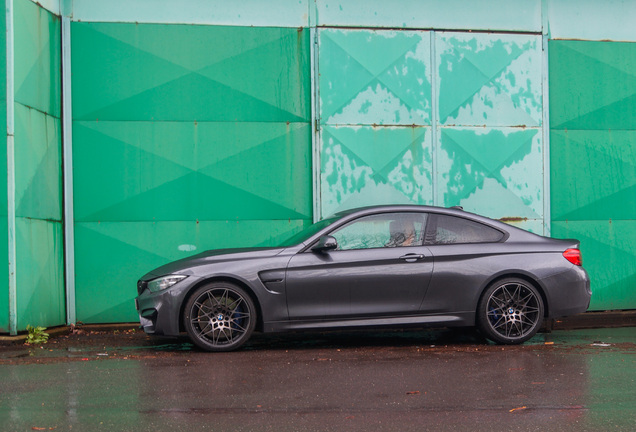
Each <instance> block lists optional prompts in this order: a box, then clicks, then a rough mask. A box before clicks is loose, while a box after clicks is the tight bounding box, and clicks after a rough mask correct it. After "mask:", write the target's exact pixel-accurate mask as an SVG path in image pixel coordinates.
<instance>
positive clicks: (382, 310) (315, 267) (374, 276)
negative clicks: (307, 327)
mask: <svg viewBox="0 0 636 432" xmlns="http://www.w3.org/2000/svg"><path fill="white" fill-rule="evenodd" d="M420 256H421V257H420ZM432 270H433V261H432V259H431V254H430V252H429V251H428V249H427V248H426V247H422V246H410V247H395V248H377V249H358V250H344V251H331V252H328V253H314V252H305V253H301V254H298V255H296V256H295V257H293V258H292V259H291V261H290V263H289V267H288V269H287V277H286V290H287V305H288V308H289V317H290V319H332V318H338V317H343V316H351V317H365V316H374V315H375V316H377V315H397V314H408V313H414V312H417V311H418V309H419V306H420V304H421V302H422V299H423V298H424V294H425V292H426V289H427V287H428V283H429V280H430V278H431V273H432Z"/></svg>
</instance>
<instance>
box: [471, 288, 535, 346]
mask: <svg viewBox="0 0 636 432" xmlns="http://www.w3.org/2000/svg"><path fill="white" fill-rule="evenodd" d="M542 322H543V300H542V298H541V295H540V294H539V292H538V291H537V289H536V288H535V287H534V286H532V285H531V284H530V283H528V282H526V281H524V280H522V279H516V278H510V279H503V280H500V281H497V282H496V283H494V284H492V285H491V286H490V287H488V289H486V291H485V292H484V294H483V296H482V298H481V300H480V301H479V306H478V307H477V326H478V328H479V330H481V332H482V333H484V335H485V336H486V337H487V338H488V339H490V340H492V341H494V342H497V343H500V344H507V345H511V344H520V343H523V342H525V341H527V340H528V339H530V338H531V337H533V336H534V335H535V334H536V333H537V331H538V330H539V327H540V326H541V323H542Z"/></svg>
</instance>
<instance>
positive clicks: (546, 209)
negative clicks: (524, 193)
mask: <svg viewBox="0 0 636 432" xmlns="http://www.w3.org/2000/svg"><path fill="white" fill-rule="evenodd" d="M548 18H549V16H548V2H547V0H542V2H541V27H542V31H541V45H542V62H541V63H542V67H541V69H542V77H541V84H542V97H543V103H542V108H543V110H542V111H543V125H542V126H543V129H542V131H543V135H542V139H543V235H546V236H549V235H550V232H551V230H552V227H551V220H552V213H551V212H552V209H551V205H550V185H551V175H550V169H551V167H550V80H549V58H548V39H549V33H550V32H549V26H550V23H549V19H548Z"/></svg>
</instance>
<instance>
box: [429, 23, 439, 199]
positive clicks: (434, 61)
mask: <svg viewBox="0 0 636 432" xmlns="http://www.w3.org/2000/svg"><path fill="white" fill-rule="evenodd" d="M436 37H437V36H436V32H435V30H433V31H431V35H430V40H431V49H430V52H431V160H432V163H431V171H432V173H431V187H432V189H433V205H439V193H438V191H437V147H438V145H439V142H438V141H439V140H438V139H437V121H438V120H437V110H438V104H437V73H436V71H437V52H436V50H435V45H436V41H435V39H436Z"/></svg>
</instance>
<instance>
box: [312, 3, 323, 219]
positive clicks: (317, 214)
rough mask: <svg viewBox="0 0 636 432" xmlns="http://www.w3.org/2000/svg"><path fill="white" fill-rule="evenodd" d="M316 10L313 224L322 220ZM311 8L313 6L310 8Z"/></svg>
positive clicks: (314, 37)
mask: <svg viewBox="0 0 636 432" xmlns="http://www.w3.org/2000/svg"><path fill="white" fill-rule="evenodd" d="M312 3H313V5H314V8H316V11H315V14H310V17H311V18H313V19H311V20H310V23H309V25H310V34H309V35H310V39H311V40H310V44H309V45H310V47H309V56H310V58H311V60H310V62H311V63H310V69H311V70H310V76H311V84H310V85H311V92H310V93H311V155H312V158H311V163H312V170H311V171H312V176H311V177H312V182H313V188H312V190H313V210H314V214H313V222H317V221H318V220H320V219H321V216H322V215H321V213H322V206H321V201H322V200H321V193H322V192H321V190H320V118H319V116H320V107H319V103H320V82H319V79H318V77H319V76H320V75H319V71H318V26H317V23H316V21H314V20H315V19H316V17H317V14H318V11H317V7H318V6H317V5H316V4H315V1H314V2H312ZM310 7H311V6H310Z"/></svg>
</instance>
